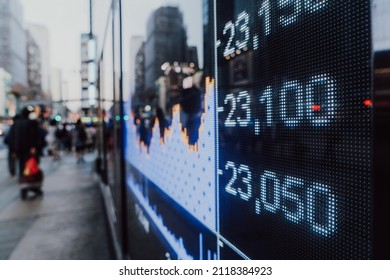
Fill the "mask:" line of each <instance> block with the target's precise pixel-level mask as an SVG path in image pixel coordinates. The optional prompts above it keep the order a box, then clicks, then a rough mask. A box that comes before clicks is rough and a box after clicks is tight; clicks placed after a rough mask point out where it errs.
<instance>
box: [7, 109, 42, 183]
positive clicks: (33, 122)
mask: <svg viewBox="0 0 390 280" xmlns="http://www.w3.org/2000/svg"><path fill="white" fill-rule="evenodd" d="M37 119H38V114H37V112H35V111H34V108H33V107H31V106H28V107H25V108H23V109H22V111H21V117H20V119H19V120H17V121H16V122H15V123H14V125H13V129H12V131H10V134H9V136H8V137H9V139H8V141H9V142H10V143H13V144H12V147H13V149H14V151H15V154H16V156H17V157H18V159H19V180H20V181H21V179H22V176H23V169H24V166H25V163H26V161H27V159H28V158H29V157H30V156H31V155H34V157H35V158H36V160H37V161H38V162H39V158H40V155H41V152H42V149H43V147H44V137H43V135H44V134H43V133H44V129H43V128H42V127H40V125H39V123H38V121H37Z"/></svg>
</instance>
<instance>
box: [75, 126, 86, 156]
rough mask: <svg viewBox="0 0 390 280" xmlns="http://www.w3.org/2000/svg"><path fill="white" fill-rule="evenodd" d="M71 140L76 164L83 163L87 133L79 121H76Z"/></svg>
mask: <svg viewBox="0 0 390 280" xmlns="http://www.w3.org/2000/svg"><path fill="white" fill-rule="evenodd" d="M73 139H74V145H75V150H76V158H77V163H82V162H85V160H84V151H85V147H86V142H87V132H86V131H85V127H84V124H83V123H82V122H81V120H80V119H78V120H77V122H76V126H75V128H74V130H73Z"/></svg>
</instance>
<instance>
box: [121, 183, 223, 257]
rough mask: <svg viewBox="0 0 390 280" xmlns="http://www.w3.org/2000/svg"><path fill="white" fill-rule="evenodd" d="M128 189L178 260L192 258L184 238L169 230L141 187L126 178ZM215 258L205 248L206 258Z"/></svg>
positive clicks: (200, 250)
mask: <svg viewBox="0 0 390 280" xmlns="http://www.w3.org/2000/svg"><path fill="white" fill-rule="evenodd" d="M127 183H128V186H129V187H130V190H131V191H132V193H133V194H134V196H135V197H136V198H137V200H138V202H139V203H140V204H141V206H142V207H143V209H144V210H145V211H146V213H147V214H148V216H149V217H150V219H151V221H152V222H153V223H154V224H155V225H156V227H157V228H158V230H159V231H160V233H161V234H162V236H163V238H164V239H165V240H166V241H167V242H168V244H169V246H170V247H171V248H172V250H173V251H175V253H176V254H177V257H178V259H180V260H193V259H194V256H191V255H190V254H189V253H188V252H187V249H186V247H185V244H184V240H183V238H182V237H177V236H176V235H175V234H174V233H173V232H172V231H170V230H169V229H168V228H167V227H166V226H165V224H164V220H163V217H162V216H161V215H159V214H158V212H157V209H156V206H152V205H151V204H150V202H149V199H148V198H147V197H144V195H143V194H142V187H141V186H140V185H139V184H137V183H135V182H133V181H132V180H130V179H128V181H127ZM199 256H200V257H199V258H200V259H203V235H202V233H200V234H199ZM211 258H212V259H213V260H216V259H217V254H216V253H213V252H211V251H210V250H207V259H209V260H210V259H211Z"/></svg>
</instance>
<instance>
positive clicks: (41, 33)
mask: <svg viewBox="0 0 390 280" xmlns="http://www.w3.org/2000/svg"><path fill="white" fill-rule="evenodd" d="M27 30H28V31H29V32H30V34H31V36H32V37H33V38H34V40H35V42H36V44H37V45H38V47H39V50H40V53H41V88H42V93H43V94H44V95H46V96H48V95H50V44H49V32H48V30H47V28H46V27H45V26H42V25H38V24H28V25H27Z"/></svg>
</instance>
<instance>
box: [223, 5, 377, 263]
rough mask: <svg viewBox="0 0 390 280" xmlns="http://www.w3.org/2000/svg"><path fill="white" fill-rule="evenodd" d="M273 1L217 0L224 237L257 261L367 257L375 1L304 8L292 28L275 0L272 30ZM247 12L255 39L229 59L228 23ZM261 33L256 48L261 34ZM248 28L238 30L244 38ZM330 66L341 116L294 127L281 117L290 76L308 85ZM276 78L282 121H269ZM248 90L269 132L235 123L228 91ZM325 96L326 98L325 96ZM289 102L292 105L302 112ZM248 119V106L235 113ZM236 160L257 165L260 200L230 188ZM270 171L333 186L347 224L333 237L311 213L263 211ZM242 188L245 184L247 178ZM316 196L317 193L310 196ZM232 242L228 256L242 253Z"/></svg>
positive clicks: (340, 218) (340, 219) (341, 220)
mask: <svg viewBox="0 0 390 280" xmlns="http://www.w3.org/2000/svg"><path fill="white" fill-rule="evenodd" d="M263 2H264V1H250V0H248V1H239V0H236V1H234V0H230V1H226V0H217V7H216V9H217V39H219V40H221V46H220V47H219V48H218V56H217V58H216V59H217V65H218V66H217V69H218V76H217V79H218V106H219V107H224V112H222V113H219V115H218V126H219V130H218V134H219V151H218V152H219V169H220V170H222V171H223V175H221V176H220V178H219V194H220V196H219V205H220V210H219V213H220V214H219V217H220V223H219V226H220V232H221V235H222V236H223V237H224V238H226V239H227V240H228V241H229V242H231V243H232V244H233V245H234V246H236V247H237V248H238V249H239V250H240V251H241V252H243V253H244V254H246V255H247V256H248V257H250V258H253V259H367V258H371V257H372V220H371V215H372V209H371V208H372V200H373V198H372V192H371V163H370V161H371V157H372V137H371V135H372V110H371V108H370V107H369V106H365V105H364V100H366V99H371V83H372V82H371V79H372V78H371V63H372V61H371V60H372V59H371V34H370V33H371V31H370V30H371V27H370V24H371V23H370V1H367V0H359V1H352V0H349V1H334V0H329V1H328V5H327V7H326V8H325V9H323V10H321V11H318V12H315V13H311V14H308V13H306V14H305V13H301V14H300V18H299V19H298V20H297V22H296V23H295V24H292V25H290V26H288V27H282V26H280V24H278V19H279V17H280V16H281V15H282V12H281V11H280V9H278V8H277V1H270V7H271V21H270V22H271V32H270V34H269V35H267V36H265V35H264V26H262V21H261V20H260V18H259V17H258V15H257V11H258V10H259V8H260V6H261V4H262V3H263ZM244 10H245V11H246V12H247V13H248V14H249V15H250V23H249V27H250V34H251V40H249V43H248V51H246V52H243V53H242V54H240V55H237V56H235V57H234V58H231V59H229V60H226V59H225V58H224V56H223V50H224V49H225V47H226V44H227V40H228V37H229V36H228V35H223V29H224V26H225V24H226V23H227V22H228V21H230V20H231V21H233V22H235V21H236V20H237V16H238V15H239V14H240V13H241V12H242V11H244ZM255 34H258V36H259V42H260V44H259V48H258V49H257V50H254V48H253V44H252V42H253V41H252V38H253V36H254V35H255ZM241 35H242V34H241V33H240V32H239V31H238V28H236V36H237V37H236V38H235V40H236V39H238V38H239V36H241ZM321 74H327V75H328V76H329V77H331V78H332V79H333V80H334V82H335V83H334V84H335V117H334V119H333V121H332V122H331V123H330V124H328V125H326V126H313V125H312V123H311V122H310V121H309V120H308V119H305V118H304V119H303V121H302V122H301V123H300V125H299V126H295V127H287V126H286V125H285V124H284V123H283V122H282V120H281V117H280V109H278V108H280V104H279V100H280V99H279V97H280V89H281V87H282V85H283V83H285V82H286V81H294V80H296V81H299V83H301V84H303V85H305V84H307V83H308V82H309V79H310V78H311V77H313V76H316V75H321ZM267 86H272V88H273V90H272V92H273V97H272V100H273V107H274V109H273V111H272V112H273V113H272V116H273V120H274V121H273V123H272V126H266V125H265V123H266V108H265V106H264V105H262V104H261V103H260V102H259V98H260V95H261V93H262V92H264V90H265V89H266V87H267ZM244 90H245V91H248V92H249V93H250V95H251V106H250V109H251V113H252V119H255V118H257V119H259V120H260V123H261V132H260V134H259V135H255V133H254V126H253V122H252V123H251V124H249V125H248V127H240V126H238V125H237V126H236V127H226V126H225V125H224V122H225V120H226V118H227V114H228V112H229V111H230V110H231V108H230V107H229V104H225V103H224V100H225V98H226V95H227V94H230V93H234V94H236V96H237V93H238V92H240V91H244ZM318 102H319V103H321V100H318ZM289 106H290V105H288V106H287V111H288V113H289V112H290V111H289V110H291V112H290V113H291V114H293V113H294V112H293V111H294V108H293V107H289ZM237 116H240V117H241V118H244V115H243V114H242V112H241V113H240V110H239V108H238V109H237V112H236V114H235V117H234V118H235V119H237ZM227 161H231V162H234V163H235V164H237V165H238V164H245V165H247V166H249V167H250V169H251V173H252V180H251V182H252V198H251V199H250V200H249V201H244V200H242V199H240V198H239V197H238V196H232V195H231V194H228V193H227V192H226V191H225V186H226V185H227V183H228V182H229V180H230V179H231V176H232V172H231V170H226V169H225V165H226V162H227ZM265 170H268V171H271V172H274V173H276V174H277V176H278V178H279V179H280V181H281V183H282V182H283V178H285V176H293V177H296V178H300V179H302V180H303V181H304V182H305V188H304V189H303V190H302V193H298V195H299V196H300V197H302V198H303V199H305V190H306V189H307V187H308V186H309V185H310V183H319V184H324V185H327V186H329V187H330V188H331V189H332V192H333V193H334V194H335V196H336V207H337V228H336V231H335V232H334V233H333V234H331V235H330V236H321V235H320V234H318V233H315V232H313V231H312V230H311V229H310V226H309V225H308V223H307V222H305V221H306V220H305V219H304V222H301V223H299V224H294V223H292V222H290V221H288V220H287V219H286V218H285V217H284V215H283V212H282V211H280V210H279V211H277V212H276V213H271V212H267V211H262V214H261V215H257V214H256V213H255V210H254V209H255V199H254V198H256V197H260V187H259V185H260V176H261V174H263V172H264V171H265ZM234 187H235V188H237V187H241V188H242V189H245V187H244V186H243V184H242V182H241V181H240V177H239V179H238V180H237V181H236V182H235V185H234ZM305 203H307V201H305ZM228 251H229V250H226V252H225V251H224V250H223V249H222V250H221V258H222V259H226V258H232V257H233V256H230V255H229V253H228Z"/></svg>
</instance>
